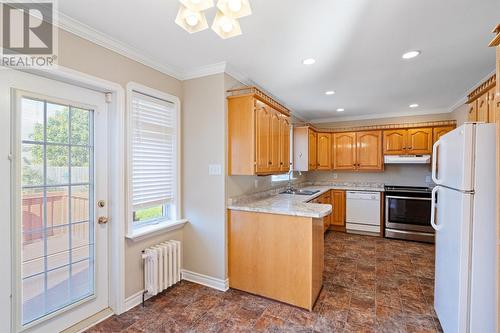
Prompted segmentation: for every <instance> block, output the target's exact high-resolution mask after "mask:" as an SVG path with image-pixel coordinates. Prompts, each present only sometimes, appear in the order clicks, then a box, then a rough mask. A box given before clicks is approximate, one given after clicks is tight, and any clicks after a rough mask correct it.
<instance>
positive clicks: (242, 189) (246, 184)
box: [226, 172, 306, 198]
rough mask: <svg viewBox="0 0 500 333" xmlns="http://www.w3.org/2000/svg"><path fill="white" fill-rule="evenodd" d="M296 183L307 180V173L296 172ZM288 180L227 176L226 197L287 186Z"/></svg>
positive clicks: (268, 177)
mask: <svg viewBox="0 0 500 333" xmlns="http://www.w3.org/2000/svg"><path fill="white" fill-rule="evenodd" d="M294 177H295V179H294V180H293V181H292V183H293V184H294V185H296V184H298V183H301V182H304V181H305V180H306V176H305V173H303V174H302V175H299V173H298V172H295V173H294ZM287 185H288V182H287V181H278V182H273V181H272V176H227V177H226V198H235V197H239V196H242V195H248V194H252V193H258V192H264V191H268V190H272V189H276V188H281V187H285V186H287Z"/></svg>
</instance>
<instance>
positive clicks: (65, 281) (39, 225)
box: [21, 98, 95, 325]
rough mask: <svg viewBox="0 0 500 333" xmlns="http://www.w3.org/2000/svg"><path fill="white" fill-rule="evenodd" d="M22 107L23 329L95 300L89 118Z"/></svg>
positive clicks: (62, 109) (54, 107) (54, 108)
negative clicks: (44, 318)
mask: <svg viewBox="0 0 500 333" xmlns="http://www.w3.org/2000/svg"><path fill="white" fill-rule="evenodd" d="M21 106H22V108H21V119H22V121H21V128H22V143H21V155H22V161H21V174H22V177H21V182H22V184H21V185H22V189H21V193H22V195H21V201H22V225H21V230H22V249H21V260H22V261H21V279H22V281H21V286H22V287H21V292H22V324H23V325H24V324H28V323H30V322H32V321H34V320H37V319H40V318H43V317H44V316H46V315H48V314H50V313H52V312H54V311H58V310H61V309H63V308H65V307H67V306H69V305H71V304H72V303H75V302H78V301H80V300H82V299H84V298H86V297H88V296H91V295H93V294H94V270H95V267H94V238H95V235H94V223H95V221H94V211H93V205H92V204H90V203H91V202H93V201H94V199H93V197H94V194H93V189H94V186H93V184H92V181H93V179H94V177H93V172H94V170H93V158H94V156H93V151H94V150H93V147H92V146H91V144H92V142H93V140H92V139H91V138H92V127H93V112H92V111H91V110H84V109H76V108H73V107H72V106H71V105H60V104H56V103H50V102H47V101H38V100H36V101H35V100H31V99H28V98H23V99H22V102H21ZM73 122H74V123H73ZM70 138H71V140H70Z"/></svg>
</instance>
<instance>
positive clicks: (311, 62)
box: [302, 58, 316, 65]
mask: <svg viewBox="0 0 500 333" xmlns="http://www.w3.org/2000/svg"><path fill="white" fill-rule="evenodd" d="M302 63H303V64H304V65H312V64H314V63H316V59H313V58H307V59H304V60H302Z"/></svg>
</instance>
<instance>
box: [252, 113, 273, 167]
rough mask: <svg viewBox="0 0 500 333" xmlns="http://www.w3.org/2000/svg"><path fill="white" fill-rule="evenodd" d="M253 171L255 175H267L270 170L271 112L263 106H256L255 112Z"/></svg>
mask: <svg viewBox="0 0 500 333" xmlns="http://www.w3.org/2000/svg"><path fill="white" fill-rule="evenodd" d="M255 125H256V126H255V142H256V154H255V162H256V164H255V171H256V173H267V172H269V170H270V163H269V156H270V147H269V140H270V133H271V112H270V109H269V108H267V107H266V106H263V105H257V107H256V110H255Z"/></svg>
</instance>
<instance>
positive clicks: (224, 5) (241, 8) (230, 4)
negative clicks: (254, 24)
mask: <svg viewBox="0 0 500 333" xmlns="http://www.w3.org/2000/svg"><path fill="white" fill-rule="evenodd" d="M217 8H219V10H220V11H221V12H223V13H224V14H225V15H226V16H229V17H231V18H233V19H238V18H242V17H245V16H248V15H250V14H252V8H251V7H250V3H249V1H248V0H219V1H218V2H217Z"/></svg>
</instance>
